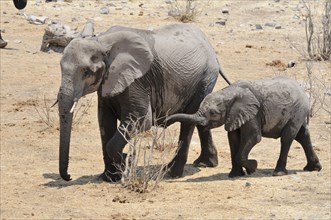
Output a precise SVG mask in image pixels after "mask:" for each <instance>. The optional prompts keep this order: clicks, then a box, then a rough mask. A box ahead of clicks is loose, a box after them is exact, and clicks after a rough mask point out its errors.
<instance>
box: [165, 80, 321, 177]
mask: <svg viewBox="0 0 331 220" xmlns="http://www.w3.org/2000/svg"><path fill="white" fill-rule="evenodd" d="M308 116H309V100H308V97H307V95H306V94H305V93H304V91H303V90H302V88H300V86H299V85H298V84H297V83H296V81H294V80H292V79H289V78H286V77H277V78H273V79H268V80H260V81H238V82H235V83H233V84H232V85H230V86H228V87H226V88H224V89H222V90H220V91H218V92H214V93H211V94H209V95H207V97H206V98H205V99H204V100H203V101H202V103H201V105H200V108H199V110H198V111H197V112H196V113H195V114H191V115H190V114H175V115H171V116H170V117H168V119H167V125H170V124H172V123H174V122H176V121H180V122H182V123H183V122H186V123H193V124H198V125H202V126H205V127H206V128H207V129H212V128H216V127H219V126H222V125H224V124H225V130H226V131H228V140H229V145H230V149H231V160H232V170H231V172H230V174H229V177H236V176H243V175H245V172H244V170H243V167H245V169H246V172H247V173H248V174H251V173H253V172H255V170H256V168H257V161H256V160H248V154H249V152H250V151H251V149H252V148H253V146H254V145H256V144H257V143H259V142H260V141H261V137H268V138H275V139H276V138H280V142H281V152H280V156H279V159H278V162H277V166H276V168H275V170H274V173H273V175H275V176H281V175H285V174H287V170H286V162H287V156H288V152H289V149H290V146H291V144H292V142H293V140H296V141H298V142H299V143H300V144H301V145H302V147H303V149H304V151H305V154H306V158H307V165H306V166H305V167H304V170H308V171H313V170H318V171H319V170H321V169H322V167H321V164H320V163H319V159H318V157H317V156H316V154H315V152H314V150H313V147H312V144H311V140H310V134H309V130H308V126H307V123H306V119H307V118H308Z"/></svg>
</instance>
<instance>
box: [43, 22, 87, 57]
mask: <svg viewBox="0 0 331 220" xmlns="http://www.w3.org/2000/svg"><path fill="white" fill-rule="evenodd" d="M93 32H94V23H93V22H92V21H88V22H86V24H85V26H84V28H83V30H82V31H81V32H77V31H75V30H71V29H70V27H68V26H66V25H62V24H61V23H60V22H55V21H52V22H51V23H50V24H49V25H48V26H47V27H46V28H45V33H44V36H43V40H42V43H41V48H40V50H41V51H43V52H47V51H49V50H53V51H55V52H59V53H62V52H63V50H64V48H65V47H66V46H67V45H68V44H69V43H70V41H71V40H72V39H74V38H77V37H82V38H85V37H92V36H93Z"/></svg>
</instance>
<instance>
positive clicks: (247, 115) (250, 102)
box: [225, 88, 260, 131]
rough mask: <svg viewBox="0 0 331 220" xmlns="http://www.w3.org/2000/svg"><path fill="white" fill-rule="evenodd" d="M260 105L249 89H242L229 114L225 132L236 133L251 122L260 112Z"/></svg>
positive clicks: (232, 103) (232, 101)
mask: <svg viewBox="0 0 331 220" xmlns="http://www.w3.org/2000/svg"><path fill="white" fill-rule="evenodd" d="M259 107H260V103H259V101H258V100H257V99H256V97H255V95H254V94H253V93H252V92H251V91H250V90H249V89H247V88H246V89H242V88H240V89H239V91H238V92H237V93H236V95H235V96H234V98H233V99H232V100H231V104H230V107H229V110H228V113H227V117H226V118H227V119H226V121H225V130H226V131H234V130H237V129H238V128H240V127H241V126H242V125H244V124H245V123H246V122H248V121H250V120H251V119H252V118H254V117H255V116H256V114H257V113H258V111H259Z"/></svg>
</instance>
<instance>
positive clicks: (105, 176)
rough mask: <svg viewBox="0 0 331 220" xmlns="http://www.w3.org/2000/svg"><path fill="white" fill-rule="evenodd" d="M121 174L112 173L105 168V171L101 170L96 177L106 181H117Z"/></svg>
mask: <svg viewBox="0 0 331 220" xmlns="http://www.w3.org/2000/svg"><path fill="white" fill-rule="evenodd" d="M121 177H122V175H120V174H118V173H112V172H110V171H108V170H106V171H105V172H103V173H102V174H100V176H99V177H98V180H102V181H105V182H108V183H114V182H118V181H120V180H121Z"/></svg>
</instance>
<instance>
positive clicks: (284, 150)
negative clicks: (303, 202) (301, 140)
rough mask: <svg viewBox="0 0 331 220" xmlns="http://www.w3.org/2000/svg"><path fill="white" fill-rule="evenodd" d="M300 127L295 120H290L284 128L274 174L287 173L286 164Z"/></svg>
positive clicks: (281, 174)
mask: <svg viewBox="0 0 331 220" xmlns="http://www.w3.org/2000/svg"><path fill="white" fill-rule="evenodd" d="M299 129H300V127H298V126H296V124H295V123H294V122H293V121H289V122H288V123H287V124H286V126H285V127H284V128H283V130H282V133H281V136H280V144H281V148H280V155H279V158H278V161H277V165H276V168H275V170H274V172H273V176H283V175H287V170H286V164H287V157H288V153H289V151H290V147H291V145H292V142H293V140H294V139H295V137H296V135H297V133H298V131H299Z"/></svg>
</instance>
